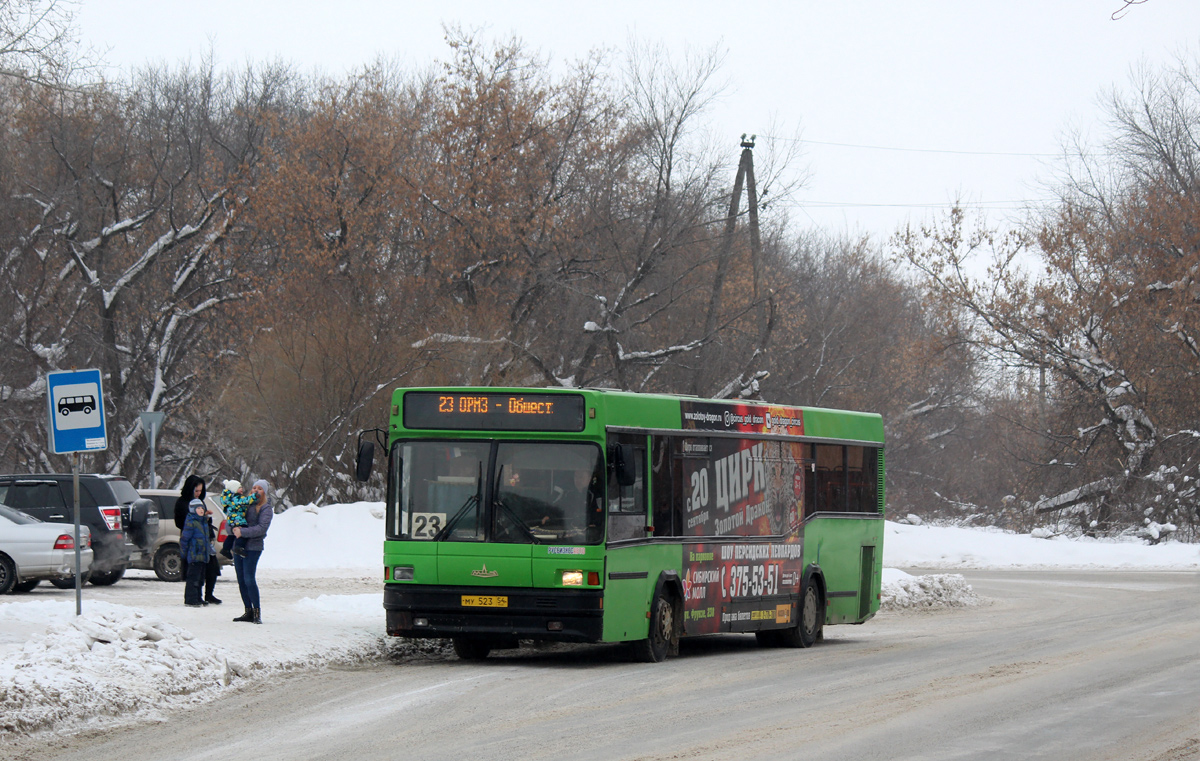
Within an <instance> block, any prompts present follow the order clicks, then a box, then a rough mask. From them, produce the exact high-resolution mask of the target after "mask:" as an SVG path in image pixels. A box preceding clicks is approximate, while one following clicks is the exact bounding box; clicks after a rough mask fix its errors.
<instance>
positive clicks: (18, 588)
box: [12, 579, 42, 592]
mask: <svg viewBox="0 0 1200 761" xmlns="http://www.w3.org/2000/svg"><path fill="white" fill-rule="evenodd" d="M41 583H42V580H41V579H26V580H25V581H18V582H17V583H16V584H13V588H12V591H14V592H30V591H32V590H33V588H34V587H36V586H37V585H38V584H41Z"/></svg>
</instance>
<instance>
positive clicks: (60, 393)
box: [46, 368, 108, 616]
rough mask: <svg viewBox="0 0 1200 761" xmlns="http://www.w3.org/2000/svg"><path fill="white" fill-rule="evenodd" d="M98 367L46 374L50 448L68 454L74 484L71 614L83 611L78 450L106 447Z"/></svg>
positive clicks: (102, 395)
mask: <svg viewBox="0 0 1200 761" xmlns="http://www.w3.org/2000/svg"><path fill="white" fill-rule="evenodd" d="M102 380H103V379H102V377H101V375H100V371H99V370H97V369H95V368H92V369H90V370H62V371H58V372H52V373H47V374H46V405H47V409H46V411H47V413H48V414H49V417H48V419H47V421H46V422H47V424H48V429H49V430H48V431H47V433H49V434H50V451H52V452H54V454H70V455H71V482H72V484H73V485H74V487H75V615H76V616H81V615H83V568H82V567H81V566H82V565H83V547H82V546H81V542H80V537H79V533H80V531H79V522H80V521H79V453H80V452H98V451H103V450H105V449H108V432H107V429H106V427H105V423H104V394H103V393H102V385H103V384H102Z"/></svg>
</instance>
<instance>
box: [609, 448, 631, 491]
mask: <svg viewBox="0 0 1200 761" xmlns="http://www.w3.org/2000/svg"><path fill="white" fill-rule="evenodd" d="M612 458H613V470H614V471H615V472H616V474H617V484H618V485H620V486H633V485H634V484H635V483H637V455H635V454H634V450H633V445H632V444H617V445H615V446H614V447H613V448H612Z"/></svg>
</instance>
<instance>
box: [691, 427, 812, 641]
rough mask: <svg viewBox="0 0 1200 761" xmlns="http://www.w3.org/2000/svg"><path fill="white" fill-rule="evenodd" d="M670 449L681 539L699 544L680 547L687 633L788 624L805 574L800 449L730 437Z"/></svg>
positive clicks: (699, 440) (789, 444)
mask: <svg viewBox="0 0 1200 761" xmlns="http://www.w3.org/2000/svg"><path fill="white" fill-rule="evenodd" d="M672 444H673V447H674V450H673V452H672V459H673V466H674V467H675V468H676V469H677V471H678V472H679V473H680V474H681V476H682V485H683V490H684V495H685V498H684V516H683V517H684V524H683V533H684V535H685V536H690V537H697V538H698V539H700V538H702V539H701V543H698V544H688V545H685V546H684V547H683V553H684V557H683V569H684V625H685V627H686V630H687V631H688V632H689V633H693V634H704V633H711V632H720V631H756V630H758V629H762V628H772V627H777V626H780V625H786V624H788V623H789V622H790V621H791V618H790V616H791V615H792V609H793V608H792V599H793V596H794V595H796V594H798V592H799V585H800V574H801V573H802V571H803V569H804V562H803V557H802V551H803V531H802V526H801V523H800V517H801V516H802V515H803V498H804V478H805V474H806V471H805V469H804V463H803V460H802V452H803V449H802V446H801V445H800V444H798V443H792V442H786V441H761V440H753V439H735V438H726V437H689V438H682V439H676V440H674V441H673V442H672ZM723 537H728V539H727V540H726V541H722V538H723Z"/></svg>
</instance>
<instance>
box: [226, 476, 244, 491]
mask: <svg viewBox="0 0 1200 761" xmlns="http://www.w3.org/2000/svg"><path fill="white" fill-rule="evenodd" d="M223 483H224V485H225V488H226V489H228V490H229V491H237V490H238V489H240V488H242V482H241V481H235V480H234V479H232V478H231V479H229V480H228V481H225V482H223Z"/></svg>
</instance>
